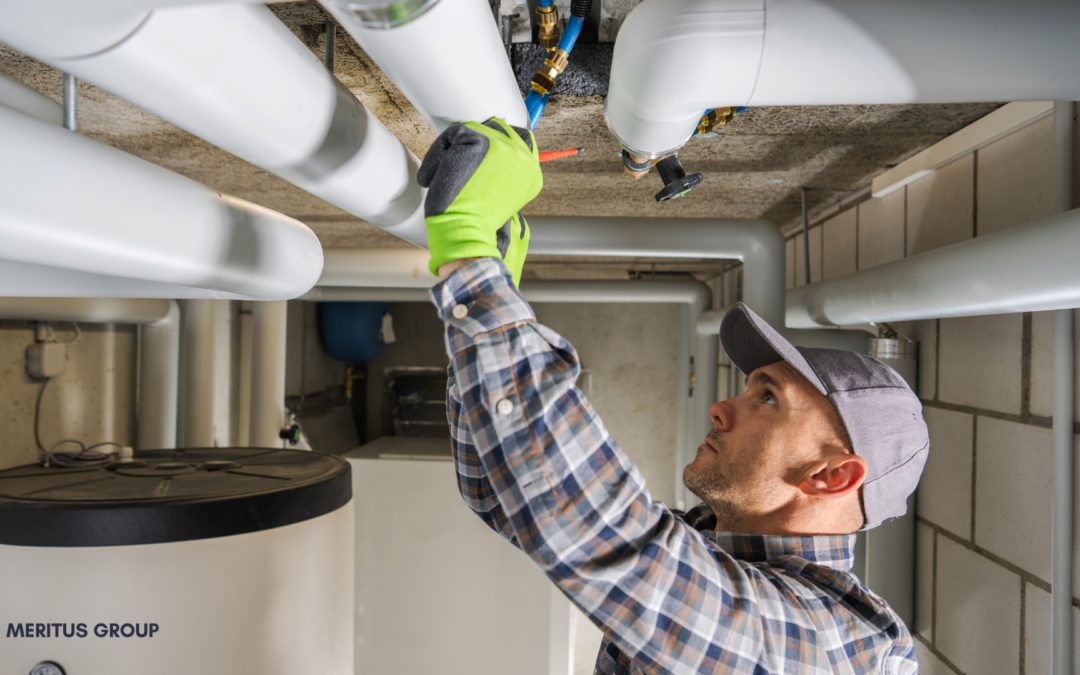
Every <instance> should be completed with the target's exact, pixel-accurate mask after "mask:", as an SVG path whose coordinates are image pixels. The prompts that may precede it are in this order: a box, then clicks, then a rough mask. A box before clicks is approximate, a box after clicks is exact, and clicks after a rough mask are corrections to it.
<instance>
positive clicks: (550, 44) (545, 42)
mask: <svg viewBox="0 0 1080 675" xmlns="http://www.w3.org/2000/svg"><path fill="white" fill-rule="evenodd" d="M558 25H559V8H558V7H556V6H555V5H550V6H548V7H541V6H537V8H536V27H537V28H536V33H537V36H538V37H539V38H540V46H541V47H543V48H544V50H545V51H549V52H550V51H552V50H553V49H555V48H556V47H558V46H559V38H560V37H562V35H561V34H560V32H559V28H558Z"/></svg>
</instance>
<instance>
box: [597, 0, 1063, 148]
mask: <svg viewBox="0 0 1080 675" xmlns="http://www.w3.org/2000/svg"><path fill="white" fill-rule="evenodd" d="M1078 24H1080V3H1076V2H1071V1H1067V0H1032V1H1031V2H1025V3H1009V2H1001V1H995V2H984V1H982V0H939V1H938V2H934V3H919V4H916V5H912V4H911V3H903V2H899V3H897V2H893V3H889V2H865V1H864V0H645V1H644V2H642V3H641V4H639V5H638V6H637V7H635V8H634V10H633V11H632V12H630V14H629V16H627V18H626V20H625V21H624V22H623V24H622V27H621V28H620V30H619V35H618V39H617V40H616V43H615V51H614V56H613V59H612V64H611V79H610V83H609V85H608V97H607V101H606V103H605V107H604V112H605V116H606V118H607V122H608V126H609V127H610V128H611V131H612V133H613V134H614V135H615V137H616V138H617V139H618V141H619V143H620V144H621V145H622V146H623V147H624V148H626V149H629V150H631V151H632V152H633V154H635V155H638V156H642V157H661V156H664V155H666V154H670V153H671V152H674V151H675V150H677V149H678V148H680V147H682V145H683V144H684V143H685V142H686V141H687V140H688V139H689V138H690V135H691V134H692V133H693V131H694V127H695V126H696V125H697V122H698V119H699V118H700V117H701V115H702V114H703V113H704V111H705V110H706V109H708V108H715V107H719V106H770V105H833V104H860V103H865V104H869V103H952V102H967V101H1019V100H1052V99H1059V100H1060V99H1075V98H1077V97H1078V96H1080V72H1078V71H1077V69H1076V68H1074V67H1073V64H1075V63H1077V62H1080V43H1078V41H1077V40H1076V39H1075V35H1074V27H1075V26H1076V25H1078ZM700 63H720V64H723V68H722V69H721V70H719V71H717V70H716V69H715V68H701V67H695V66H694V65H693V64H700ZM1032 73H1038V74H1039V76H1038V77H1033V76H1032Z"/></svg>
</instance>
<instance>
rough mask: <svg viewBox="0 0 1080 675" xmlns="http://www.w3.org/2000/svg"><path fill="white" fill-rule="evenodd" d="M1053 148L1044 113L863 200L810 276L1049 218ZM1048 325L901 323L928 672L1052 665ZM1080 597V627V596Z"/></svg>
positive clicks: (796, 240) (795, 264) (832, 233)
mask: <svg viewBox="0 0 1080 675" xmlns="http://www.w3.org/2000/svg"><path fill="white" fill-rule="evenodd" d="M1052 156H1053V119H1052V118H1045V119H1043V120H1041V121H1039V122H1036V123H1034V124H1031V125H1029V126H1027V127H1025V128H1023V129H1020V130H1018V131H1016V132H1015V133H1013V134H1011V135H1010V136H1007V137H1005V138H1002V139H1000V140H998V141H997V142H995V143H993V144H991V145H989V146H987V147H985V148H983V149H981V150H978V151H977V152H973V153H971V154H969V155H966V156H964V157H960V158H959V159H957V160H955V161H953V162H951V163H950V164H948V165H946V166H944V167H942V168H940V169H939V170H937V171H935V172H934V173H931V174H929V175H927V176H925V177H923V178H921V179H920V180H918V181H916V182H914V183H911V184H910V185H908V186H907V187H906V188H904V189H901V190H897V191H896V192H893V193H892V194H890V195H887V196H886V197H883V198H879V199H873V198H869V195H864V196H863V197H862V198H861V200H860V199H853V200H851V202H849V204H850V205H849V206H848V208H846V209H843V207H842V209H843V210H841V211H840V212H839V213H837V214H835V215H832V216H831V217H829V218H828V219H827V220H825V221H824V222H821V223H816V224H815V226H814V227H813V228H812V229H811V230H810V254H811V265H810V268H811V275H812V277H814V278H815V280H816V278H817V277H816V275H818V274H820V275H821V278H824V279H828V278H831V277H833V276H839V275H842V274H846V273H849V272H852V271H855V270H863V269H868V268H870V267H874V266H875V265H880V264H883V263H886V262H890V261H893V260H899V259H901V258H904V257H907V256H911V255H915V254H918V253H921V252H924V251H929V250H933V249H936V248H940V247H942V246H947V245H950V244H954V243H957V242H960V241H966V240H968V239H971V238H973V237H978V236H983V235H985V234H989V233H991V232H997V231H999V230H1002V229H1005V228H1008V227H1013V226H1015V225H1020V224H1022V223H1026V222H1029V221H1031V220H1034V219H1037V218H1041V217H1044V216H1047V215H1050V214H1051V213H1052V210H1053V202H1052V200H1053V187H1052V182H1051V181H1052V171H1051V165H1052V162H1051V159H1052ZM802 239H803V237H802V234H801V233H799V234H797V235H794V236H791V237H790V238H789V241H788V249H787V254H788V275H787V278H788V287H789V288H792V287H794V286H799V285H802V284H803V283H805V276H804V275H805V271H804V270H805V268H804V263H803V255H804V248H803V243H802ZM818 270H820V272H818ZM1051 327H1052V319H1051V315H1050V313H1027V314H1008V315H999V316H982V317H967V318H954V319H942V320H929V321H917V322H904V323H898V324H896V328H897V329H899V330H900V331H901V332H902V333H904V334H906V335H908V336H909V337H911V338H912V339H915V340H917V341H919V343H920V346H919V350H920V364H919V378H918V380H919V381H918V387H917V389H918V395H919V397H920V398H921V399H922V401H923V405H924V410H925V415H926V421H927V425H928V427H929V430H930V443H931V448H930V457H929V460H928V462H927V465H926V469H925V471H924V473H923V478H922V481H921V483H920V485H919V489H918V491H917V493H916V513H917V546H916V556H917V565H916V568H917V573H916V577H917V583H916V586H917V592H916V616H915V622H914V625H913V626H911V627H910V628H911V630H912V633H913V634H914V635H915V637H916V646H917V648H918V652H919V659H920V665H921V672H923V673H933V674H938V673H941V674H950V675H955V674H962V675H982V674H984V673H994V674H997V673H1002V674H1007V673H1019V674H1022V675H1042V674H1044V673H1049V672H1050V590H1051V586H1050V581H1051V563H1050V559H1051V547H1052V538H1051V517H1052V507H1051V487H1052V483H1053V468H1052V466H1053V449H1052V437H1051V430H1050V429H1051V422H1052V420H1051V414H1052V404H1053V401H1052V388H1051V386H1052V379H1053V363H1052V349H1051ZM1077 330H1078V331H1080V321H1078V323H1077ZM1078 357H1080V351H1078ZM1077 363H1078V364H1080V361H1078V362H1077ZM1076 377H1077V381H1078V383H1080V370H1078V371H1077V374H1076ZM1078 412H1080V405H1078ZM1077 438H1078V439H1080V436H1078V437H1077ZM1077 531H1078V533H1080V528H1078V530H1077ZM1076 541H1077V542H1080V539H1077V540H1076ZM1076 570H1080V567H1077V566H1074V576H1075V577H1076V582H1074V583H1077V585H1076V586H1075V587H1074V592H1077V593H1080V574H1077V573H1075V571H1076ZM1073 604H1074V617H1075V618H1074V620H1075V621H1076V622H1077V626H1078V630H1077V632H1078V635H1080V610H1077V609H1076V607H1080V599H1078V598H1074V599H1073ZM1078 644H1080V640H1074V646H1075V645H1078ZM1075 651H1076V653H1077V658H1078V660H1077V663H1078V664H1080V650H1075Z"/></svg>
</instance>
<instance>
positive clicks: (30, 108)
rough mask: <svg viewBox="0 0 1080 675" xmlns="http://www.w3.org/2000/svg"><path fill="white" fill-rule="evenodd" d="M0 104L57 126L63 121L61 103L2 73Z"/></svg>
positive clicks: (0, 76) (0, 78) (0, 79)
mask: <svg viewBox="0 0 1080 675" xmlns="http://www.w3.org/2000/svg"><path fill="white" fill-rule="evenodd" d="M0 105H6V106H7V107H9V108H11V109H13V110H18V111H19V112H21V113H23V114H24V115H30V116H31V117H35V118H37V119H39V120H41V121H42V122H48V123H49V124H55V125H57V126H59V125H62V124H63V123H64V107H63V106H62V105H60V104H59V103H57V102H56V101H54V100H52V99H51V98H49V97H48V96H45V95H44V94H39V93H38V92H37V91H35V90H33V89H31V88H30V87H27V86H26V85H23V84H20V83H18V82H16V81H15V80H13V79H11V78H9V77H4V76H3V75H0Z"/></svg>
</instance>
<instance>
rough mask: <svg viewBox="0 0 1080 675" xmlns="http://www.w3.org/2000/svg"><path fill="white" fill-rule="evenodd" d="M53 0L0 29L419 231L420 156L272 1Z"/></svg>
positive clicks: (304, 180)
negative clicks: (74, 4)
mask: <svg viewBox="0 0 1080 675" xmlns="http://www.w3.org/2000/svg"><path fill="white" fill-rule="evenodd" d="M56 1H57V0H39V1H36V2H32V3H21V4H16V5H11V6H8V7H5V8H3V9H2V10H0V40H2V41H4V42H7V43H8V44H10V45H12V46H13V47H15V48H16V49H19V50H21V51H24V52H26V53H27V54H30V55H31V56H35V57H37V58H39V59H42V60H44V61H46V62H48V63H50V64H51V65H53V66H56V67H57V68H60V69H61V70H64V71H65V72H69V73H72V74H73V75H75V76H77V77H78V78H80V79H83V80H87V81H88V82H91V83H93V84H95V85H97V86H99V87H102V88H103V89H106V90H108V91H111V92H112V93H114V94H116V95H118V96H120V97H122V98H124V99H126V100H128V101H131V102H132V103H134V104H135V105H138V106H139V107H141V108H143V109H145V110H148V111H150V112H152V113H154V114H156V115H158V116H160V117H162V118H163V119H165V120H168V121H169V122H172V123H173V124H175V125H176V126H178V127H180V128H182V129H185V130H187V131H189V132H191V133H193V134H195V135H196V136H199V137H200V138H203V139H205V140H207V141H209V142H210V143H213V144H214V145H217V146H218V147H220V148H222V149H223V150H226V151H227V152H230V153H232V154H234V155H236V156H237V157H240V158H241V159H244V160H247V161H249V162H251V163H253V164H256V165H258V166H260V167H262V168H263V169H266V170H267V171H269V172H271V173H274V174H276V175H278V176H280V177H282V178H284V179H285V180H288V181H290V182H292V183H294V184H295V185H297V186H299V187H301V188H303V189H304V190H306V191H308V192H310V193H312V194H314V195H315V196H317V197H321V198H322V199H325V200H326V201H328V202H330V203H332V204H334V205H336V206H339V207H341V208H342V209H344V210H346V211H348V212H350V213H352V214H354V215H356V216H359V217H361V218H363V219H365V220H367V221H369V222H371V223H374V224H375V225H378V226H379V227H382V228H384V229H386V230H388V231H390V232H393V233H394V234H398V235H400V236H403V237H405V238H407V239H410V240H412V241H414V242H419V243H423V242H425V241H426V232H425V231H424V223H423V211H422V202H423V191H422V190H421V189H420V187H419V186H418V185H417V184H416V181H415V175H416V169H417V167H418V161H417V159H416V157H415V155H413V154H412V153H411V152H410V151H409V150H408V149H407V148H405V147H404V146H403V145H402V144H401V142H400V141H398V140H397V138H396V137H394V135H393V134H391V133H390V131H389V130H388V129H387V128H386V127H385V126H384V125H383V124H382V123H381V122H379V120H378V119H376V118H375V117H374V116H373V115H372V114H371V113H370V112H369V111H368V110H366V109H365V108H364V107H363V106H362V105H361V104H360V103H359V101H357V99H356V97H355V96H353V95H352V94H351V93H350V92H349V91H348V90H347V89H346V88H345V87H344V86H343V85H342V84H341V83H340V82H338V80H337V79H336V78H334V77H333V76H332V75H331V74H330V73H329V72H327V70H326V69H325V68H324V67H323V64H322V63H321V62H320V61H319V60H318V59H317V58H316V57H315V56H314V55H313V54H312V53H311V52H310V51H309V50H308V48H307V47H306V46H305V45H304V44H303V43H302V42H301V41H300V40H299V39H298V38H297V37H296V36H295V35H293V34H292V32H291V31H290V30H289V29H288V28H287V27H286V26H285V25H284V24H283V23H282V22H281V21H280V20H278V19H277V17H276V16H274V14H273V13H272V12H271V11H270V10H269V9H268V8H267V7H265V6H261V5H244V4H222V5H213V4H212V5H205V6H193V7H179V8H168V9H159V10H155V11H153V12H150V11H148V10H145V9H142V10H139V9H129V10H126V11H120V10H109V11H100V12H98V11H96V4H95V3H83V4H85V5H86V9H85V10H83V11H71V12H57V11H55V6H54V2H56ZM60 4H63V5H64V6H65V7H66V6H68V5H69V4H70V2H68V0H64V1H63V2H62V3H60ZM133 4H134V5H138V3H137V2H136V3H133ZM9 5H10V3H9ZM42 25H48V26H49V30H47V31H46V30H41V29H40V26H42ZM193 41H197V42H198V45H199V47H198V49H192V44H193ZM504 60H505V59H504Z"/></svg>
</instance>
